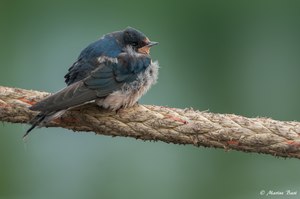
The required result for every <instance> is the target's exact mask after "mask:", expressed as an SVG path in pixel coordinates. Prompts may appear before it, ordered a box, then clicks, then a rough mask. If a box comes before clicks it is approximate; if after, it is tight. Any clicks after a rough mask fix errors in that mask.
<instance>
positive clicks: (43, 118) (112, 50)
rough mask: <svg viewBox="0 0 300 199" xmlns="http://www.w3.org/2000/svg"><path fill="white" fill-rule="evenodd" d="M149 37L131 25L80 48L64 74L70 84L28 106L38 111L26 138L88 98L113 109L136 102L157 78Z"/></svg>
mask: <svg viewBox="0 0 300 199" xmlns="http://www.w3.org/2000/svg"><path fill="white" fill-rule="evenodd" d="M157 44H158V42H154V41H150V40H149V38H148V37H147V36H146V35H145V34H144V33H142V32H141V31H139V30H137V29H134V28H132V27H127V28H125V29H124V30H120V31H115V32H111V33H108V34H105V35H103V36H102V37H101V38H100V39H99V40H97V41H95V42H93V43H91V44H89V45H88V46H87V47H86V48H85V49H83V50H82V51H81V53H80V54H79V56H78V58H77V60H76V61H75V62H74V64H73V65H72V66H71V67H70V68H69V69H68V73H67V74H66V75H65V76H64V78H65V83H66V84H67V86H66V87H65V88H63V89H61V90H59V91H57V92H55V93H54V94H51V95H50V96H48V97H46V98H44V99H42V100H41V101H39V102H37V103H35V104H33V105H32V106H31V107H29V109H30V110H32V111H38V112H39V113H38V114H37V115H36V116H35V117H34V118H33V119H32V120H31V122H30V123H31V127H30V128H29V129H28V130H27V131H26V133H25V134H24V136H23V138H24V139H25V137H27V136H28V134H29V133H30V132H31V131H32V130H33V129H34V128H35V127H37V126H43V125H45V124H47V123H49V122H50V121H52V120H53V119H55V118H57V117H59V116H61V115H62V114H63V113H64V112H65V111H66V110H69V109H71V108H73V107H77V106H80V105H82V104H85V103H87V102H95V103H96V104H97V105H98V106H100V107H103V108H105V109H109V110H112V111H118V110H120V109H121V108H128V107H132V106H134V105H135V104H136V103H137V102H138V100H139V99H140V97H141V96H142V95H143V94H145V93H146V92H147V91H148V89H149V88H150V87H151V86H152V85H154V84H155V83H156V81H157V78H158V69H159V65H158V61H152V59H151V56H150V48H151V47H152V46H154V45H157Z"/></svg>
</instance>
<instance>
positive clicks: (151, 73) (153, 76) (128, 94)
mask: <svg viewBox="0 0 300 199" xmlns="http://www.w3.org/2000/svg"><path fill="white" fill-rule="evenodd" d="M158 68H159V65H158V62H157V61H155V62H152V63H151V64H150V65H149V66H148V67H147V68H146V70H145V71H143V72H141V73H140V74H139V75H138V76H137V79H136V80H134V81H133V82H130V83H126V84H124V85H123V86H122V88H121V89H120V90H118V91H114V92H113V93H111V94H110V95H108V96H107V97H106V98H102V99H98V100H97V101H96V102H97V104H98V105H99V106H102V107H104V108H107V109H111V110H118V109H120V108H127V107H131V106H133V105H135V104H136V103H137V101H138V100H139V99H140V98H141V96H142V95H144V94H145V93H146V92H147V91H148V90H149V88H150V87H151V86H152V85H153V84H155V83H156V81H157V77H158Z"/></svg>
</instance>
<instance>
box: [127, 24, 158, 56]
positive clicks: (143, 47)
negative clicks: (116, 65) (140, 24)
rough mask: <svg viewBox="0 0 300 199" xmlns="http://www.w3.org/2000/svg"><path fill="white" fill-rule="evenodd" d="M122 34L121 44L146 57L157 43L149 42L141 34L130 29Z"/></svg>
mask: <svg viewBox="0 0 300 199" xmlns="http://www.w3.org/2000/svg"><path fill="white" fill-rule="evenodd" d="M122 33H123V34H122V40H123V44H124V45H125V46H130V47H132V48H133V49H134V50H135V51H136V52H139V53H143V54H147V55H148V54H149V53H150V48H151V47H152V46H154V45H157V44H158V42H153V41H150V40H149V39H148V37H146V35H144V34H143V33H142V32H140V31H138V30H136V29H134V28H131V27H128V28H126V29H125V30H123V31H122Z"/></svg>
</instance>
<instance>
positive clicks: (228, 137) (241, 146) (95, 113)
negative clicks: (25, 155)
mask: <svg viewBox="0 0 300 199" xmlns="http://www.w3.org/2000/svg"><path fill="white" fill-rule="evenodd" d="M47 95H49V94H48V93H45V92H38V91H30V90H24V89H18V88H8V87H1V86H0V121H4V122H13V123H29V121H30V120H31V118H32V117H33V116H34V115H35V114H36V113H35V112H32V111H30V110H29V109H28V107H29V106H30V105H31V104H34V103H35V102H37V101H39V100H41V99H42V98H43V97H45V96H47ZM47 126H48V127H62V128H67V129H71V130H73V131H92V132H95V133H96V134H103V135H111V136H125V137H127V136H128V137H134V138H138V139H142V140H155V141H156V140H160V141H163V142H167V143H170V142H171V143H175V144H192V145H195V146H208V147H217V148H224V149H226V150H230V149H234V150H239V151H248V152H257V153H266V154H271V155H275V156H282V157H295V158H300V123H299V122H282V121H276V120H272V119H269V118H246V117H242V116H238V115H233V114H215V113H209V112H200V111H195V110H192V109H177V108H169V107H162V106H153V105H137V106H134V107H132V108H129V109H122V110H120V111H119V112H117V113H116V112H111V111H107V110H103V109H100V108H99V107H97V106H96V105H95V104H93V103H90V104H86V105H84V106H81V107H77V108H74V109H73V110H71V111H67V112H66V113H65V114H64V115H63V116H62V117H61V118H58V119H56V120H55V121H53V122H52V123H50V124H49V125H47ZM38 131H39V130H38V129H36V130H35V131H34V133H38ZM20 139H21V136H20Z"/></svg>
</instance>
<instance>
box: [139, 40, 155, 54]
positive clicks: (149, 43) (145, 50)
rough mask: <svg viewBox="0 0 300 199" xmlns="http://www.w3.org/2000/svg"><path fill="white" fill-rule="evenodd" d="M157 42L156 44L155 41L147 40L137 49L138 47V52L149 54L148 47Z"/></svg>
mask: <svg viewBox="0 0 300 199" xmlns="http://www.w3.org/2000/svg"><path fill="white" fill-rule="evenodd" d="M157 44H158V42H155V41H149V42H148V44H147V45H145V46H143V47H141V48H139V49H138V52H139V53H142V54H146V55H149V54H150V48H151V47H152V46H155V45H157Z"/></svg>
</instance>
